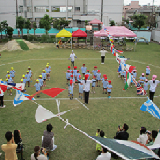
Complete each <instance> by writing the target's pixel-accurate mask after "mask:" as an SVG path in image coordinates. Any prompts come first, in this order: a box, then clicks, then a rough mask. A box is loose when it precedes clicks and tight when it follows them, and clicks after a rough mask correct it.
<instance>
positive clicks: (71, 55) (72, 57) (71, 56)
mask: <svg viewBox="0 0 160 160" xmlns="http://www.w3.org/2000/svg"><path fill="white" fill-rule="evenodd" d="M74 57H75V54H74V53H71V54H70V58H71V61H74Z"/></svg>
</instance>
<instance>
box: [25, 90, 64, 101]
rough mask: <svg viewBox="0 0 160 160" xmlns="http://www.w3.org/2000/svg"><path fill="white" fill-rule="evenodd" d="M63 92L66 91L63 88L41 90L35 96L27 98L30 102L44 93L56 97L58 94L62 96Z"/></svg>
mask: <svg viewBox="0 0 160 160" xmlns="http://www.w3.org/2000/svg"><path fill="white" fill-rule="evenodd" d="M62 91H64V89H62V88H50V89H45V90H40V91H38V92H36V93H35V94H33V95H31V96H26V97H27V98H29V100H32V98H33V97H34V96H35V95H37V94H39V93H41V92H42V93H44V94H46V95H48V96H50V97H53V98H54V97H56V96H57V95H58V94H60V93H61V92H62Z"/></svg>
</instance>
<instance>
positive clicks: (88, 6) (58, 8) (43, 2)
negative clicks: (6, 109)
mask: <svg viewBox="0 0 160 160" xmlns="http://www.w3.org/2000/svg"><path fill="white" fill-rule="evenodd" d="M1 1H4V2H3V3H2V4H1ZM1 1H0V6H1V7H2V8H3V6H7V5H8V4H10V5H12V8H14V11H13V12H14V14H15V15H16V13H17V16H23V17H25V18H26V19H30V21H36V23H37V26H38V25H39V21H40V19H41V18H42V17H43V16H44V15H45V14H48V15H49V16H50V17H53V19H54V18H62V17H64V18H66V20H69V21H71V23H70V26H71V27H84V26H85V21H86V20H87V21H90V20H93V19H94V18H97V19H99V20H102V21H103V23H104V24H105V25H109V21H110V20H114V21H115V22H117V23H119V22H121V21H122V12H123V0H118V1H117V0H112V1H111V0H96V1H93V0H59V1H57V0H1ZM6 1H8V3H7V4H5V3H6ZM11 1H12V2H11ZM5 12H6V13H7V12H10V11H9V8H7V7H6V9H5ZM14 20H15V18H14V19H13V21H14ZM14 24H15V23H12V26H13V27H15V26H14Z"/></svg>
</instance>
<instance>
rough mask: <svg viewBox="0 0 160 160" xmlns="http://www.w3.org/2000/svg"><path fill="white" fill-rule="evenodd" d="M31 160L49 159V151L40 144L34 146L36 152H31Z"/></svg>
mask: <svg viewBox="0 0 160 160" xmlns="http://www.w3.org/2000/svg"><path fill="white" fill-rule="evenodd" d="M31 160H47V153H46V152H45V151H44V148H42V149H41V148H40V147H39V146H35V147H34V153H32V154H31Z"/></svg>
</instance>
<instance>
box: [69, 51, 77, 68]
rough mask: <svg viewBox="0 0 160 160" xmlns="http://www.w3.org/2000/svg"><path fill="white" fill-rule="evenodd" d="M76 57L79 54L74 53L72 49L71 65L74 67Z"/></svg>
mask: <svg viewBox="0 0 160 160" xmlns="http://www.w3.org/2000/svg"><path fill="white" fill-rule="evenodd" d="M74 57H75V58H77V56H76V55H75V54H74V52H73V50H72V53H71V54H70V58H69V59H71V66H73V67H74Z"/></svg>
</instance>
